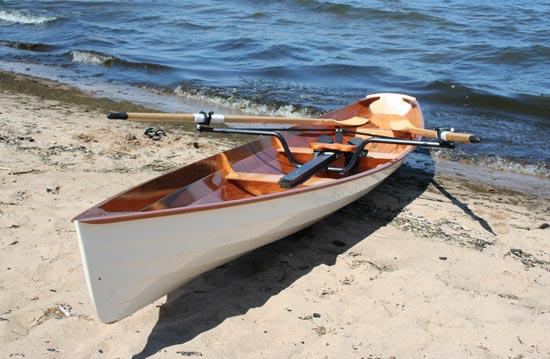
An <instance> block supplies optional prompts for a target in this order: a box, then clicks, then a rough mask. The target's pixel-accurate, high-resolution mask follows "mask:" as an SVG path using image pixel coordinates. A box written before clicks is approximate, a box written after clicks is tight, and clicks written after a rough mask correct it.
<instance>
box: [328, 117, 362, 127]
mask: <svg viewBox="0 0 550 359" xmlns="http://www.w3.org/2000/svg"><path fill="white" fill-rule="evenodd" d="M335 122H336V123H337V124H338V125H340V126H347V127H360V126H363V125H366V124H367V123H368V122H369V119H368V118H365V117H359V116H353V117H352V118H348V119H347V120H342V121H335Z"/></svg>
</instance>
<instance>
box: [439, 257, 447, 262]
mask: <svg viewBox="0 0 550 359" xmlns="http://www.w3.org/2000/svg"><path fill="white" fill-rule="evenodd" d="M439 259H441V260H442V261H446V260H447V257H439Z"/></svg>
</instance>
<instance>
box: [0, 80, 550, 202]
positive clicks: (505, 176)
mask: <svg viewBox="0 0 550 359" xmlns="http://www.w3.org/2000/svg"><path fill="white" fill-rule="evenodd" d="M0 91H8V92H10V93H14V94H18V93H19V94H26V95H31V96H36V97H38V98H41V99H44V100H54V101H60V102H62V103H66V104H72V105H77V106H83V107H84V108H85V109H84V111H85V112H89V111H101V112H108V111H114V110H116V111H126V112H132V111H133V112H140V111H141V112H159V109H158V108H152V107H148V106H146V105H143V104H139V103H132V102H130V101H127V100H120V101H119V100H113V99H109V98H106V97H97V96H95V95H94V94H93V93H89V92H86V91H83V90H81V89H78V88H76V87H73V86H71V85H67V84H63V83H60V82H57V81H52V80H48V79H45V78H41V77H35V76H32V75H27V74H20V73H13V72H5V71H0ZM189 105H190V106H192V105H196V104H195V103H190V104H189ZM225 110H226V111H227V110H229V112H230V113H235V114H238V113H239V112H238V111H235V110H234V109H227V108H226V109H225ZM143 126H144V127H145V126H147V124H145V123H144V124H143ZM162 127H164V128H168V129H175V128H179V129H183V130H185V131H187V132H190V133H191V132H193V133H194V126H193V125H192V124H185V123H184V124H166V123H163V124H162ZM203 136H205V135H204V134H203ZM205 137H210V135H209V134H206V136H205ZM232 139H234V140H229V142H230V143H245V142H246V141H247V137H240V136H234V137H232ZM415 156H418V154H415ZM430 160H431V161H433V163H427V164H426V163H425V162H426V161H428V162H429V161H430ZM423 162H424V163H423ZM408 163H409V164H410V165H411V166H412V167H415V168H416V167H418V168H421V169H423V170H425V171H434V172H435V173H436V174H437V175H438V176H443V177H453V178H458V179H460V178H469V179H470V180H471V181H475V182H478V183H480V184H483V185H489V186H496V187H499V188H501V189H502V190H510V191H512V192H523V193H529V194H536V195H540V196H542V197H545V198H550V186H548V184H547V181H548V178H546V177H544V176H537V175H530V174H525V173H518V172H513V171H503V170H498V169H492V168H487V167H482V166H476V165H474V164H467V163H463V162H461V161H451V160H448V159H443V158H437V157H433V156H428V157H426V156H424V158H417V159H414V160H409V161H408ZM418 163H420V165H418Z"/></svg>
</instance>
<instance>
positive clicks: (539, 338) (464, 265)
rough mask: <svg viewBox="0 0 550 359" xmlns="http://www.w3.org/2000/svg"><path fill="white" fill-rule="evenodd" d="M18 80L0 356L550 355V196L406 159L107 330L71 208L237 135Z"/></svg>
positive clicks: (5, 176)
mask: <svg viewBox="0 0 550 359" xmlns="http://www.w3.org/2000/svg"><path fill="white" fill-rule="evenodd" d="M12 80H13V79H12ZM16 90H17V91H19V89H15V90H14V89H10V91H6V90H5V89H4V90H2V91H0V167H1V168H0V181H1V190H0V233H1V236H0V251H1V252H0V253H1V255H0V264H1V265H0V293H1V294H0V346H1V347H2V349H1V350H0V357H5V358H38V357H47V358H50V357H51V358H89V357H94V358H129V357H132V356H134V357H136V358H144V357H149V356H152V357H158V358H174V357H205V358H222V357H223V358H245V357H254V358H286V357H306V358H324V357H328V358H348V357H349V358H355V357H357V358H361V357H363V358H375V357H381V358H389V357H396V358H409V357H428V358H446V357H472V356H473V357H487V358H493V357H495V358H522V357H532V358H542V357H547V358H548V357H550V339H549V338H550V335H549V333H550V240H549V239H550V236H549V233H550V229H548V224H547V223H548V222H549V218H548V215H547V213H548V210H549V201H548V198H546V199H544V198H537V197H535V196H534V195H533V194H525V193H519V192H512V191H509V190H503V189H500V188H496V187H490V186H488V185H482V184H479V183H476V182H468V181H467V180H458V179H453V178H445V177H441V176H435V177H434V176H433V175H430V174H427V173H423V172H419V171H415V170H413V169H411V168H407V167H403V168H402V169H401V170H399V171H398V172H397V173H396V174H395V175H394V176H392V177H391V178H390V179H389V180H387V181H386V182H384V183H383V184H382V185H381V186H380V187H379V188H378V189H377V190H375V191H374V192H373V193H371V194H370V195H368V196H366V197H364V198H362V199H361V200H359V201H357V202H356V203H354V204H352V205H350V206H347V207H345V208H344V209H342V210H340V211H338V212H337V213H335V214H333V215H331V216H329V217H328V218H326V219H325V220H323V221H321V222H319V223H317V224H315V225H313V226H311V227H310V228H308V229H306V230H304V231H302V232H300V233H297V234H295V235H293V236H291V237H288V238H285V239H283V240H280V241H278V242H276V243H273V244H271V245H269V246H267V247H264V248H261V249H259V250H256V251H254V252H252V253H250V254H248V255H246V256H243V257H241V258H239V259H237V260H235V261H233V262H231V263H228V264H227V265H225V266H222V267H220V268H217V269H214V270H212V271H210V272H208V273H206V274H204V275H202V276H201V277H199V278H197V279H196V280H194V281H193V282H191V283H189V284H188V285H186V286H184V287H182V288H181V289H180V290H178V291H177V292H175V293H171V294H169V295H168V296H167V297H166V298H162V299H160V300H158V301H157V302H156V303H154V304H152V305H149V306H148V307H146V308H144V309H143V310H141V311H139V312H137V313H136V314H134V315H132V316H131V317H129V318H126V319H124V320H122V321H120V322H118V323H115V324H111V325H106V324H103V323H101V322H99V321H98V320H97V319H96V317H95V315H94V313H93V308H92V305H91V303H90V300H89V298H88V292H87V288H86V284H85V281H84V274H83V271H82V265H81V261H80V256H79V251H78V243H77V239H76V233H75V231H74V228H73V226H72V224H71V223H70V219H71V218H72V217H73V216H75V215H76V214H78V213H79V212H80V211H83V210H85V209H86V208H88V207H90V206H91V205H92V204H94V203H96V202H98V201H100V200H102V199H104V198H106V197H107V196H111V195H113V194H115V193H117V192H119V191H121V190H123V189H126V188H128V187H129V186H131V185H134V184H137V183H139V182H142V181H144V180H147V179H149V178H151V177H153V176H156V175H158V174H160V173H163V172H165V171H168V170H170V169H171V168H174V167H177V166H180V165H183V164H186V163H190V162H192V161H195V160H197V159H199V158H202V157H205V156H206V155H209V154H212V153H215V152H217V151H220V150H223V149H225V148H227V147H230V146H232V144H231V143H229V142H220V140H219V139H214V138H202V137H201V138H199V137H198V136H197V135H196V134H193V133H189V132H185V131H184V130H182V129H178V128H175V127H173V128H168V129H167V133H168V136H167V137H164V138H163V139H162V140H161V141H152V140H150V139H148V138H146V137H144V136H143V131H144V128H145V127H147V125H145V124H135V123H128V122H107V121H106V120H105V117H104V114H103V113H100V112H95V111H90V110H89V109H90V106H92V107H93V103H94V102H93V101H94V100H93V99H92V100H90V104H91V105H90V104H85V103H78V104H74V103H71V102H75V101H71V100H70V99H68V100H67V99H64V102H58V101H56V100H50V99H48V96H47V93H46V94H42V95H40V94H38V95H39V96H41V97H37V96H35V95H36V94H34V93H33V95H32V96H31V95H28V94H23V93H20V92H21V91H19V92H15V91H16ZM67 91H70V90H67ZM22 92H26V93H29V91H27V90H23V91H22ZM98 107H101V108H103V107H104V106H103V107H102V106H99V105H98ZM196 147H198V148H196Z"/></svg>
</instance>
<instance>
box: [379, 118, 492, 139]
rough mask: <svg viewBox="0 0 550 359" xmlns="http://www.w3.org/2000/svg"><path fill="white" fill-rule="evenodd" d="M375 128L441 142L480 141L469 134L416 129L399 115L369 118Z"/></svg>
mask: <svg viewBox="0 0 550 359" xmlns="http://www.w3.org/2000/svg"><path fill="white" fill-rule="evenodd" d="M369 119H370V120H371V121H372V123H373V124H375V125H376V126H378V127H380V128H383V129H389V130H392V131H399V132H406V133H411V134H413V135H418V136H422V137H431V138H441V139H442V140H443V141H450V142H461V143H478V142H480V141H481V139H480V138H479V137H478V136H476V135H473V134H471V133H460V132H453V131H440V132H439V133H438V132H437V131H434V130H428V129H425V128H419V127H416V126H415V125H413V124H412V123H411V121H409V120H408V119H407V118H405V117H403V116H399V115H380V114H377V115H374V116H371V117H369Z"/></svg>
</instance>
